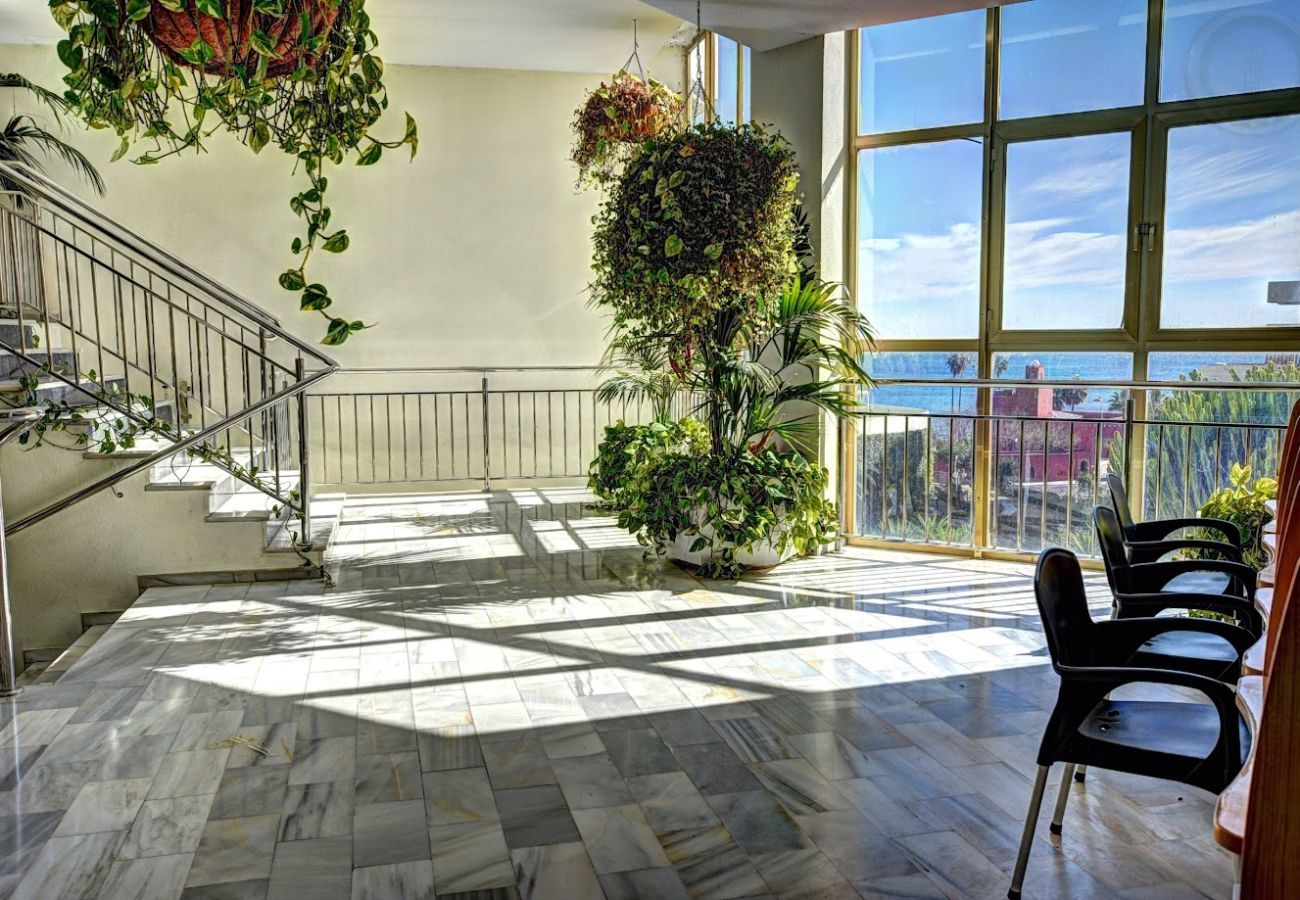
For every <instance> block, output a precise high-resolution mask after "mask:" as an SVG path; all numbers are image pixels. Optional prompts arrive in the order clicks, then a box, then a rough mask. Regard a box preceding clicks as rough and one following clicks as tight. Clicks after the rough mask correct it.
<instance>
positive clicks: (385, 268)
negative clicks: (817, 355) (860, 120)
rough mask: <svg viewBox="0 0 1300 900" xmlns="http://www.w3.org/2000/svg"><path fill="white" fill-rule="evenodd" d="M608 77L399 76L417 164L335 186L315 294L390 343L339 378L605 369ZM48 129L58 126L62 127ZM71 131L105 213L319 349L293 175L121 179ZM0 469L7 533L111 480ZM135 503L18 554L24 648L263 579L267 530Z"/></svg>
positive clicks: (364, 338) (151, 497) (3, 67)
mask: <svg viewBox="0 0 1300 900" xmlns="http://www.w3.org/2000/svg"><path fill="white" fill-rule="evenodd" d="M653 68H654V70H655V73H656V74H658V75H659V77H661V78H662V79H664V80H665V81H668V82H670V83H673V84H676V83H678V82H680V80H681V72H682V66H681V59H680V54H675V53H673V52H668V53H665V54H663V55H662V56H660V57H659V59H658V60H657V61H656V65H655V66H654V67H653ZM0 71H17V72H21V73H23V74H24V75H26V76H28V77H29V78H31V79H33V80H35V81H38V82H40V83H42V84H44V85H47V86H50V87H55V88H57V87H58V85H59V79H60V76H61V66H60V65H59V63H58V61H57V59H56V58H55V56H54V51H53V49H52V48H41V47H31V46H13V45H0ZM601 77H602V76H601V75H599V74H594V75H589V76H588V75H573V74H555V73H542V72H516V71H498V70H484V69H435V68H412V67H403V66H393V67H390V68H389V70H388V77H387V81H388V84H389V88H390V96H391V100H392V107H391V109H392V111H391V113H390V119H389V121H387V122H386V123H385V130H386V132H387V133H391V134H392V135H393V136H394V137H396V136H399V135H400V133H401V128H402V123H403V119H402V111H403V110H407V111H410V112H411V113H412V115H414V116H415V117H416V118H417V120H418V121H419V124H420V129H421V148H420V154H419V156H417V157H416V159H415V160H414V161H413V162H409V163H408V162H406V161H405V160H404V159H403V158H402V157H401V156H399V155H397V154H393V155H390V156H389V157H388V158H386V159H384V160H383V161H382V162H381V163H380V164H379V165H378V166H375V167H373V168H370V169H357V168H354V167H348V168H345V169H343V170H341V171H337V172H333V173H331V175H330V181H331V202H332V204H333V207H334V221H335V223H336V224H338V225H340V226H344V227H346V228H347V229H348V232H349V234H350V235H351V236H352V248H351V250H349V251H348V252H347V253H346V254H343V255H342V256H339V257H331V258H328V259H325V260H322V262H323V263H324V264H318V265H316V266H315V268H314V269H313V270H312V275H313V277H314V278H316V279H318V280H324V281H326V282H327V283H328V284H329V285H330V287H331V291H332V293H333V295H334V296H335V297H336V298H337V299H338V301H339V306H338V310H339V312H340V313H341V314H345V315H348V316H349V317H351V318H363V319H365V320H367V321H370V322H374V323H376V327H375V328H374V329H373V330H371V331H368V332H366V333H364V334H362V335H359V336H356V337H354V338H353V339H352V340H351V341H349V343H348V344H347V345H346V346H344V347H342V348H338V349H337V350H335V351H333V355H334V356H335V357H336V358H337V359H338V360H339V362H340V363H342V364H343V365H344V366H351V367H418V366H519V365H553V366H565V365H583V364H590V363H594V362H595V361H596V360H597V359H598V358H599V356H600V353H601V351H602V349H603V343H604V332H605V323H604V321H603V320H602V318H601V316H600V315H599V314H597V313H595V312H593V311H592V310H590V309H589V308H588V307H587V296H586V285H587V282H588V279H589V261H590V252H591V247H590V229H591V217H592V215H593V213H594V212H595V211H596V207H597V198H596V197H595V196H594V195H592V194H580V193H579V192H578V191H577V189H576V187H575V171H574V169H573V167H572V165H571V164H570V163H569V161H568V153H569V146H570V140H571V134H570V130H569V129H570V123H571V121H572V118H573V111H574V109H575V108H576V107H577V105H578V104H579V103H580V102H581V100H582V98H583V96H584V94H585V92H586V91H587V90H588V89H589V88H591V87H593V86H595V84H596V83H597V82H598V81H599V80H600V79H601ZM0 101H4V102H5V107H4V109H3V110H0V112H3V113H4V114H8V113H10V112H12V111H28V110H30V109H31V107H30V105H29V104H27V103H25V102H23V99H22V98H21V95H20V94H18V92H12V91H11V92H4V93H3V94H0ZM36 114H37V115H38V116H39V117H40V118H41V119H42V121H43V122H45V123H46V124H52V123H50V121H49V120H50V117H49V114H48V113H44V112H39V111H37V112H36ZM67 129H68V131H67V134H68V138H69V140H71V141H72V142H73V143H74V144H76V145H78V146H79V147H81V148H82V149H83V150H84V151H85V152H86V153H87V155H89V156H90V157H91V159H92V160H93V161H94V162H95V163H96V164H97V165H98V166H99V168H100V170H101V172H102V173H103V174H104V177H105V180H106V181H107V182H108V187H109V190H108V194H107V196H106V197H104V198H102V199H93V201H92V202H94V203H96V204H98V205H100V206H101V207H102V208H103V209H104V210H105V211H107V212H108V213H109V214H110V215H112V216H114V217H116V218H118V219H119V220H120V221H121V222H123V223H124V224H125V225H126V226H128V227H129V228H132V229H134V230H136V231H138V232H140V233H141V234H143V235H144V236H145V237H147V238H149V239H151V240H153V241H155V242H156V243H158V244H159V245H161V246H163V247H164V248H166V249H168V250H171V251H172V252H174V253H175V254H177V255H178V256H179V257H181V258H182V259H184V260H186V261H188V262H191V263H192V264H194V265H196V266H197V267H198V268H199V269H201V270H203V271H205V272H207V273H208V274H210V275H212V276H213V277H214V278H215V279H216V280H218V281H221V282H224V283H226V284H227V285H229V286H230V287H232V288H234V289H235V290H236V291H238V292H240V293H242V294H243V295H244V296H245V297H247V298H248V299H249V300H250V301H251V302H253V303H255V304H257V305H259V306H262V307H264V308H266V309H268V310H270V311H271V312H272V313H273V314H275V315H276V316H277V317H279V318H280V319H281V321H283V322H284V323H285V324H286V325H287V326H288V327H289V328H290V329H291V330H293V331H294V332H295V333H297V334H298V335H300V336H302V337H304V338H306V339H308V340H311V341H315V340H318V339H319V337H320V335H321V334H323V326H324V320H323V319H321V318H320V317H319V316H316V315H310V316H309V315H307V314H302V313H299V312H298V311H297V303H296V299H295V298H294V297H293V296H292V295H290V294H288V293H286V292H285V291H283V290H281V289H280V288H279V287H278V285H276V283H275V280H276V276H277V275H278V274H279V273H280V272H281V271H283V270H284V269H285V268H287V266H288V264H289V262H290V261H291V260H292V256H291V254H290V253H289V250H288V247H289V243H290V241H291V240H292V238H293V237H294V236H295V235H296V234H297V233H298V232H297V231H296V228H297V224H298V223H297V220H296V218H295V217H294V215H293V214H292V213H291V212H290V210H289V198H290V196H291V195H292V194H294V193H295V192H296V191H298V190H301V189H302V187H301V179H297V180H295V179H293V178H292V177H291V169H292V165H291V161H290V160H288V159H287V158H286V157H285V156H283V155H282V154H280V153H278V152H276V151H274V150H273V149H270V148H268V149H267V150H266V151H264V152H263V153H262V154H261V155H260V156H254V155H253V154H252V153H251V152H250V151H248V150H247V148H245V147H243V146H240V145H238V144H237V143H235V142H234V141H232V140H229V139H220V138H218V139H214V140H212V142H211V147H210V152H209V153H208V154H206V155H200V156H190V155H187V156H184V157H180V158H172V159H168V160H166V161H164V162H163V163H161V164H159V165H157V166H151V167H136V166H133V165H131V164H130V163H128V162H126V161H121V162H118V163H110V162H109V157H110V156H111V154H112V152H113V150H114V149H115V147H116V140H115V139H114V138H113V136H112V135H110V134H103V133H91V132H87V131H84V130H82V129H80V128H79V127H78V126H77V125H76V123H75V122H71V123H69V124H68V126H67ZM52 171H53V172H54V173H55V174H56V175H65V174H66V173H61V172H60V170H58V169H57V168H55V169H53V170H52ZM61 180H62V181H64V183H66V184H68V185H69V186H70V187H73V188H74V189H75V190H78V191H79V192H82V193H84V192H85V188H84V187H83V186H81V185H80V184H77V183H75V182H73V181H71V180H70V179H68V178H66V177H63V178H61ZM358 377H360V376H358ZM548 377H549V376H548ZM365 378H366V381H365V385H364V386H365V388H366V389H376V390H378V389H383V388H384V387H386V386H391V387H399V388H402V389H407V390H430V389H432V390H439V389H444V387H445V385H444V382H442V381H438V382H436V383H435V382H434V381H432V380H430V381H428V382H427V383H426V382H425V381H422V380H421V379H424V378H426V376H419V377H416V376H408V377H406V378H404V379H401V380H399V381H398V382H397V383H394V384H392V385H386V384H384V383H383V382H382V380H378V381H377V380H375V378H374V376H365ZM428 378H430V379H431V378H432V376H428ZM413 379H414V381H413ZM354 381H355V379H353V382H354ZM340 382H341V384H349V385H350V386H352V387H357V386H360V385H357V384H355V383H350V382H348V381H344V380H342V379H340ZM472 383H473V385H475V386H476V385H477V384H478V382H477V379H476V378H475V379H473V380H472ZM502 384H503V386H504V385H506V384H507V382H502ZM517 386H518V387H528V386H533V385H528V384H524V383H518V384H517ZM536 386H539V387H550V386H556V387H564V386H567V383H565V384H557V385H546V384H540V385H536ZM329 389H330V388H329V387H328V385H327V386H324V387H323V390H329ZM0 460H2V461H3V479H4V482H5V494H6V497H5V500H6V508H7V510H8V511H9V512H10V514H11V515H16V514H18V513H21V512H26V511H31V510H32V509H35V508H37V507H38V506H41V505H43V504H44V503H47V502H49V501H51V500H54V499H55V498H57V497H60V496H63V495H65V494H68V493H70V492H71V491H72V490H73V489H75V488H76V487H77V486H78V485H80V484H84V483H88V482H89V481H91V480H92V479H94V478H98V477H100V476H102V475H103V474H104V473H105V471H106V469H105V466H106V465H109V464H106V463H103V462H97V463H91V462H83V461H82V460H81V458H80V456H79V454H74V453H68V452H63V451H59V450H57V449H53V448H44V449H42V450H38V451H35V452H33V453H24V452H23V451H21V450H19V449H18V448H16V447H11V448H9V449H6V450H5V451H4V453H3V456H0ZM122 489H123V492H124V494H125V497H124V499H121V500H119V499H117V498H116V497H114V496H113V495H112V494H111V493H103V494H100V495H98V496H97V497H95V498H94V499H92V500H90V501H88V502H86V503H85V504H83V505H82V506H80V507H78V508H77V509H75V510H72V511H68V512H64V513H62V514H60V515H59V516H58V517H55V518H53V519H51V520H49V521H47V522H44V523H42V524H40V525H38V526H36V527H34V528H32V529H31V530H30V531H28V532H25V533H23V534H22V535H20V536H18V537H17V538H16V539H15V540H14V541H13V544H12V547H11V551H12V553H11V571H12V574H11V578H12V583H13V588H14V591H13V593H14V597H15V601H14V603H15V624H16V628H17V631H18V642H19V645H20V647H21V646H28V647H31V646H39V645H48V644H60V643H67V642H69V641H70V640H72V639H73V638H74V637H75V636H76V635H77V634H78V633H79V632H80V629H79V623H78V619H77V615H76V614H77V613H78V612H79V611H85V610H90V609H97V608H105V607H121V606H125V605H126V604H128V603H129V602H130V601H131V600H132V599H133V598H134V596H135V579H136V576H138V575H140V574H153V573H166V572H187V571H210V570H226V569H239V568H251V567H254V566H258V565H261V566H265V565H267V560H266V558H265V557H264V555H263V554H262V543H261V541H262V537H263V536H262V533H261V528H260V526H246V525H212V524H205V523H204V521H203V517H204V515H205V514H206V511H207V509H206V501H207V497H206V494H202V493H195V494H180V495H178V494H168V493H155V492H145V491H144V490H143V480H142V478H139V477H138V478H137V479H135V481H134V482H133V483H131V484H127V485H123V488H122ZM271 564H272V565H279V564H283V563H280V562H278V561H276V560H272V561H271Z"/></svg>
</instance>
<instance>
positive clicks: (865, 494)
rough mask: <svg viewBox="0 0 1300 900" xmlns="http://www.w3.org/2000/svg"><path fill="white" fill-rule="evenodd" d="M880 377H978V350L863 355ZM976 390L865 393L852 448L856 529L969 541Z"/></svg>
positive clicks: (917, 387)
mask: <svg viewBox="0 0 1300 900" xmlns="http://www.w3.org/2000/svg"><path fill="white" fill-rule="evenodd" d="M864 363H865V365H866V367H867V369H868V371H870V372H871V373H872V375H874V376H875V377H876V378H881V379H885V378H888V379H895V380H899V381H914V382H926V381H931V380H935V379H954V378H957V379H973V378H975V377H976V375H977V374H978V367H977V366H976V356H975V353H974V352H973V351H946V350H945V351H935V352H925V353H902V352H885V353H877V354H875V355H873V356H870V357H868V358H867V359H866V360H864ZM976 394H977V391H976V389H975V388H973V387H966V388H963V387H960V386H958V385H951V384H945V385H926V384H909V385H887V386H882V387H879V388H876V389H875V390H873V391H871V392H869V393H868V394H867V395H866V396H865V397H864V398H863V400H864V411H863V414H862V415H861V416H860V417H859V420H858V428H857V429H856V432H857V444H856V447H855V450H854V453H855V457H854V463H855V465H854V468H855V470H856V478H857V482H856V487H857V490H856V502H855V507H854V517H853V521H854V525H855V528H856V532H855V533H857V534H860V535H866V536H869V537H876V538H882V537H889V538H906V539H908V540H913V541H925V542H930V543H940V544H956V545H962V546H969V545H970V544H971V542H972V539H973V534H974V533H973V530H972V528H973V525H974V519H973V516H972V511H973V506H972V503H973V498H974V494H975V472H976V467H977V460H978V456H977V454H976V452H975V421H974V419H973V418H972V416H973V414H974V412H975V402H976Z"/></svg>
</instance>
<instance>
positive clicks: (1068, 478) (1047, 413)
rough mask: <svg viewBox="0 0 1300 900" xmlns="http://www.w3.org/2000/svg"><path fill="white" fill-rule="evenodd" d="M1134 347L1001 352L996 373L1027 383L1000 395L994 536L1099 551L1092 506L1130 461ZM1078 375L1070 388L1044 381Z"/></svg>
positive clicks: (1029, 548) (1021, 544)
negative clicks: (1128, 385)
mask: <svg viewBox="0 0 1300 900" xmlns="http://www.w3.org/2000/svg"><path fill="white" fill-rule="evenodd" d="M1132 371H1133V357H1132V356H1131V355H1130V354H1128V353H1081V352H1057V351H1050V350H1049V351H1043V352H1037V353H1034V352H1016V353H997V354H994V356H993V374H994V376H995V377H996V378H999V379H1004V380H1007V381H1017V382H1020V384H1019V385H1017V386H1016V387H1013V388H1007V389H999V390H995V391H994V392H993V398H992V410H993V422H992V427H991V432H992V434H991V439H992V453H993V472H994V473H995V475H994V478H995V481H994V494H993V500H992V502H993V508H992V510H991V511H990V520H991V522H992V523H993V528H994V535H995V542H996V544H997V546H999V547H1003V548H1005V549H1011V550H1019V551H1022V552H1034V551H1037V550H1041V549H1042V548H1044V547H1047V546H1051V545H1057V546H1063V547H1068V548H1070V549H1071V550H1073V551H1075V552H1076V553H1081V554H1085V555H1094V554H1095V551H1096V544H1095V539H1094V535H1093V531H1092V510H1093V508H1094V507H1096V505H1097V503H1098V502H1099V498H1100V490H1101V488H1100V484H1101V478H1100V476H1104V475H1105V474H1106V473H1107V472H1109V471H1111V470H1112V467H1113V466H1116V465H1122V460H1123V450H1124V428H1125V426H1124V413H1125V410H1126V408H1127V406H1128V398H1129V393H1128V391H1127V390H1125V389H1124V388H1122V387H1118V386H1116V387H1109V386H1107V384H1106V383H1107V382H1117V381H1127V380H1129V379H1130V377H1131V375H1132ZM1038 381H1070V382H1077V384H1076V385H1071V386H1068V387H1046V386H1044V387H1035V386H1034V382H1038Z"/></svg>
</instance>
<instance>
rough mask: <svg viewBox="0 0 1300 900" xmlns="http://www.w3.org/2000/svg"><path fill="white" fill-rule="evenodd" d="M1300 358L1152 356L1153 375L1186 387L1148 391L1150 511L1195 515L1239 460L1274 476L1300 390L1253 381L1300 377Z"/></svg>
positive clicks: (1267, 354)
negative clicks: (1254, 387) (1272, 387)
mask: <svg viewBox="0 0 1300 900" xmlns="http://www.w3.org/2000/svg"><path fill="white" fill-rule="evenodd" d="M1298 363H1300V356H1297V354H1296V353H1295V352H1286V351H1280V352H1279V351H1254V352H1248V353H1244V352H1237V353H1229V352H1224V351H1221V350H1210V349H1207V350H1199V351H1195V352H1184V353H1153V354H1151V356H1150V358H1149V362H1148V371H1149V373H1150V377H1151V380H1153V381H1176V382H1182V383H1183V384H1184V385H1186V386H1184V387H1182V388H1180V389H1177V390H1157V391H1150V392H1149V393H1148V395H1147V417H1148V419H1150V421H1151V424H1149V425H1148V426H1147V429H1146V431H1147V466H1146V478H1145V481H1146V487H1145V496H1146V502H1145V509H1146V511H1147V512H1148V513H1150V514H1152V515H1154V514H1156V513H1157V511H1158V512H1159V514H1160V515H1161V516H1166V517H1167V516H1175V515H1179V516H1181V515H1195V514H1196V513H1197V512H1198V511H1199V510H1200V508H1201V506H1202V505H1203V504H1204V503H1205V501H1206V499H1207V498H1208V497H1209V496H1210V495H1211V494H1212V493H1214V492H1215V491H1217V490H1219V489H1220V488H1223V487H1226V486H1228V483H1229V474H1230V472H1231V471H1232V467H1233V466H1234V465H1244V466H1248V467H1250V469H1251V476H1252V477H1253V478H1258V477H1261V476H1270V477H1272V476H1275V475H1276V473H1277V469H1278V462H1279V453H1280V450H1281V440H1282V437H1283V433H1284V430H1285V428H1286V423H1287V418H1288V416H1289V414H1290V410H1291V406H1292V405H1293V404H1294V403H1295V401H1296V399H1297V397H1300V389H1298V390H1297V391H1276V390H1273V391H1268V390H1251V389H1250V387H1251V385H1265V384H1288V383H1289V384H1297V383H1300V365H1298ZM1191 385H1195V387H1191Z"/></svg>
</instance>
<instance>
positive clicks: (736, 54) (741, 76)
mask: <svg viewBox="0 0 1300 900" xmlns="http://www.w3.org/2000/svg"><path fill="white" fill-rule="evenodd" d="M752 69H753V54H752V52H751V51H750V48H748V47H746V46H745V45H744V44H738V43H736V42H735V41H733V40H732V39H731V38H728V37H725V36H723V35H720V34H713V33H710V32H705V33H704V34H702V35H700V36H699V37H698V38H696V40H695V42H694V43H693V44H692V45H691V47H690V51H689V52H688V53H687V55H686V70H687V71H686V84H687V85H690V86H691V88H690V94H691V108H690V114H691V121H692V122H695V123H697V124H698V123H701V122H704V121H706V120H709V119H712V120H713V121H717V122H724V123H726V124H728V125H735V124H736V123H737V122H748V121H750V120H751V119H752V118H753V110H752V107H753V88H752V83H751V81H750V78H749V73H750V72H751V71H752Z"/></svg>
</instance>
